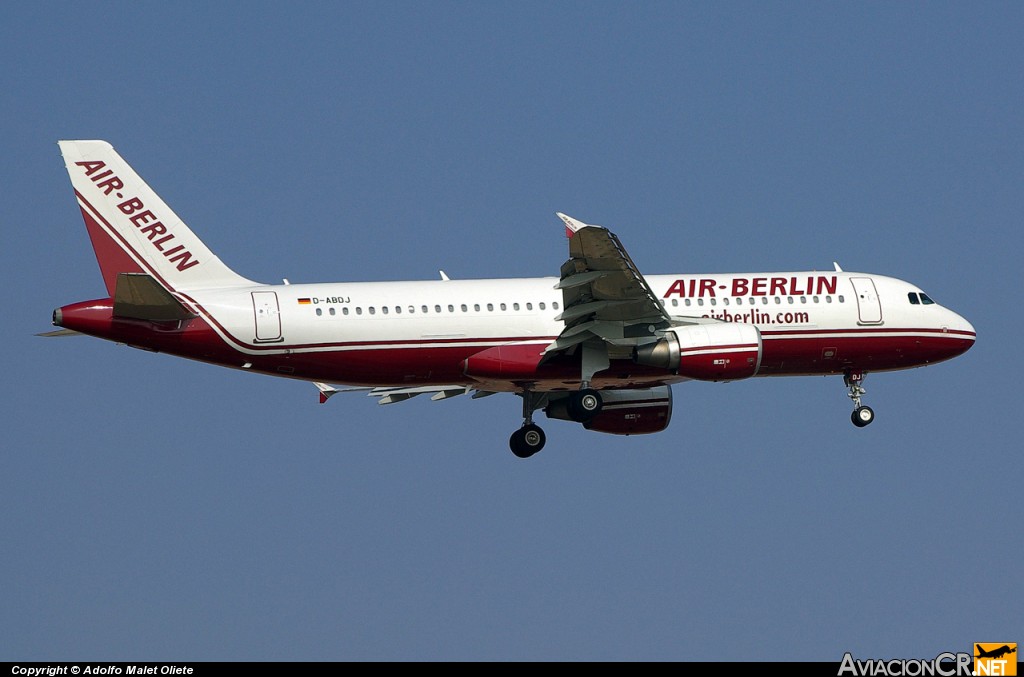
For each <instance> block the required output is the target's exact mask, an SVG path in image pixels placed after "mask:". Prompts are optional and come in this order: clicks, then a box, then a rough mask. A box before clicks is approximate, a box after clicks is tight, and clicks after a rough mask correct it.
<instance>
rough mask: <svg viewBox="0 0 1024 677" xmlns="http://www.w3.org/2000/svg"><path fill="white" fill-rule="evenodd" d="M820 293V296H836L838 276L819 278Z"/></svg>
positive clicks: (821, 276)
mask: <svg viewBox="0 0 1024 677" xmlns="http://www.w3.org/2000/svg"><path fill="white" fill-rule="evenodd" d="M818 293H819V294H835V293H836V276H835V275H833V276H832V277H830V278H829V277H825V276H824V275H820V276H818Z"/></svg>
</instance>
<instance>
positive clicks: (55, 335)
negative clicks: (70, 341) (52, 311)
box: [36, 329, 82, 338]
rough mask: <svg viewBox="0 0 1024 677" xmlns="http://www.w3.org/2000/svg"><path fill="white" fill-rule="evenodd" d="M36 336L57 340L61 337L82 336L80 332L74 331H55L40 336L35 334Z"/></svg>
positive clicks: (45, 332)
mask: <svg viewBox="0 0 1024 677" xmlns="http://www.w3.org/2000/svg"><path fill="white" fill-rule="evenodd" d="M36 336H42V337H44V338H59V337H62V336H82V332H80V331H75V330H74V329H55V330H54V331H44V332H43V333H42V334H36Z"/></svg>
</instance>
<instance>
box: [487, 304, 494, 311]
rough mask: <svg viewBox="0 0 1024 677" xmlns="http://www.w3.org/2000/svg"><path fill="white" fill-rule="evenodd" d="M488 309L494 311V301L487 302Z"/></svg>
mask: <svg viewBox="0 0 1024 677" xmlns="http://www.w3.org/2000/svg"><path fill="white" fill-rule="evenodd" d="M487 310H488V311H490V312H492V313H493V312H494V304H493V303H488V304H487Z"/></svg>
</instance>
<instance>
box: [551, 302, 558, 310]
mask: <svg viewBox="0 0 1024 677" xmlns="http://www.w3.org/2000/svg"><path fill="white" fill-rule="evenodd" d="M551 307H552V308H554V309H555V310H558V301H555V302H554V303H552V304H551Z"/></svg>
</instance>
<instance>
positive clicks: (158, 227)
mask: <svg viewBox="0 0 1024 677" xmlns="http://www.w3.org/2000/svg"><path fill="white" fill-rule="evenodd" d="M139 232H140V233H147V235H146V237H148V238H149V239H150V241H152V240H153V238H154V237H156V236H157V235H163V234H164V233H166V232H167V227H166V226H164V224H162V223H160V222H159V221H157V222H155V223H151V224H149V225H148V226H146V227H145V228H139Z"/></svg>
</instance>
